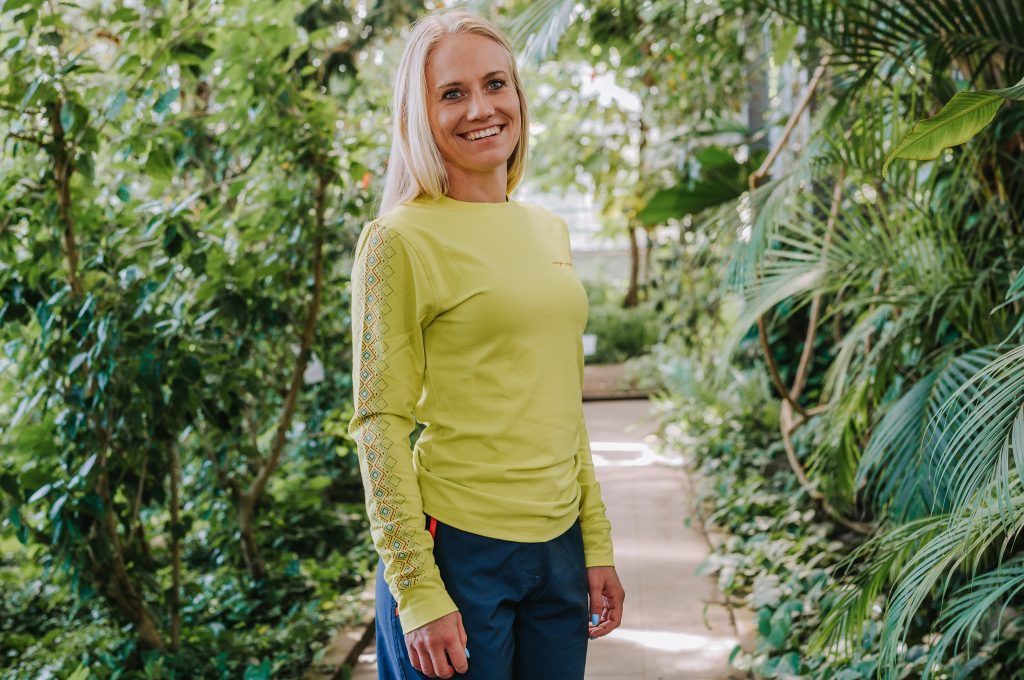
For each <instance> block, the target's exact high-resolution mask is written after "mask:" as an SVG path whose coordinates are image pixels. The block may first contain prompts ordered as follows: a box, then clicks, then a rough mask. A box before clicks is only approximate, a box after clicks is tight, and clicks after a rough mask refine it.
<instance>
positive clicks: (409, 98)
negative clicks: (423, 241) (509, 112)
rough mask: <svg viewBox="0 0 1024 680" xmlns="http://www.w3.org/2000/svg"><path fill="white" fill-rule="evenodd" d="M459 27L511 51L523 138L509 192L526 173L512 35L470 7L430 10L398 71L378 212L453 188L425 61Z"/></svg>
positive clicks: (523, 113)
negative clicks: (435, 129) (430, 107)
mask: <svg viewBox="0 0 1024 680" xmlns="http://www.w3.org/2000/svg"><path fill="white" fill-rule="evenodd" d="M459 33H475V34H477V35H482V36H484V37H485V38H490V39H491V40H493V41H494V42H496V43H498V44H499V45H501V46H502V47H504V48H505V50H506V51H507V52H508V61H509V69H508V70H509V72H510V73H511V74H512V82H513V84H514V85H515V88H516V93H517V94H518V95H519V118H520V126H519V141H518V143H517V144H516V147H515V149H514V150H513V151H512V155H511V156H509V159H508V165H507V169H508V181H507V183H506V193H512V189H514V188H515V187H516V186H517V185H518V184H519V182H520V181H522V179H523V177H524V175H525V174H526V158H527V151H528V140H529V129H530V123H529V115H528V111H527V108H526V97H525V96H524V94H523V83H522V81H521V80H520V78H519V68H518V67H517V66H516V59H515V55H514V54H513V51H512V46H511V45H510V44H509V42H508V39H507V38H505V36H504V35H503V34H502V32H501V31H500V30H499V29H498V28H497V27H496V26H494V24H492V23H491V22H489V21H488V20H487V19H484V18H483V17H481V16H479V15H477V14H474V13H472V12H468V11H466V10H452V11H448V12H444V13H434V14H428V15H426V16H423V17H420V18H419V19H417V20H416V21H415V22H414V23H413V24H412V32H411V34H410V35H409V38H408V42H407V43H406V45H405V50H404V52H403V53H402V58H401V60H400V61H399V63H398V68H397V69H396V72H395V86H394V93H393V96H392V99H391V121H392V122H391V129H392V135H391V154H390V156H389V157H388V166H387V171H386V172H385V175H384V189H383V191H382V192H381V196H380V204H379V208H378V211H377V216H378V217H380V216H381V215H383V214H384V213H386V212H387V211H388V210H390V209H391V208H392V207H394V206H396V205H399V204H401V203H405V202H406V201H409V200H412V199H414V198H417V197H419V196H421V195H427V196H430V197H431V198H437V197H439V196H441V195H443V194H446V193H447V192H448V188H449V185H448V173H447V172H446V170H445V167H444V161H443V159H442V157H441V152H440V150H439V149H438V148H437V142H436V141H435V140H434V135H433V134H432V133H431V131H430V119H429V118H428V117H427V99H426V92H427V75H426V65H427V57H428V56H429V55H430V51H431V50H432V49H433V48H434V46H435V45H436V44H437V43H438V42H440V40H441V39H442V38H444V37H445V36H448V35H457V34H459Z"/></svg>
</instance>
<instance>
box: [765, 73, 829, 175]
mask: <svg viewBox="0 0 1024 680" xmlns="http://www.w3.org/2000/svg"><path fill="white" fill-rule="evenodd" d="M831 60H832V55H830V54H826V55H825V56H824V57H822V58H821V61H820V62H819V63H818V68H816V69H815V70H814V75H812V76H811V80H810V81H809V82H808V83H807V87H806V88H805V89H804V93H803V95H802V96H801V97H800V102H799V103H798V104H797V105H796V110H795V111H793V113H792V114H791V115H790V117H789V120H787V121H786V127H785V128H783V130H782V136H781V137H779V141H777V142H775V146H774V147H773V148H772V150H771V151H769V152H768V155H767V156H766V157H765V159H764V162H762V163H761V167H759V168H758V169H757V170H755V171H754V172H753V173H752V174H751V175H750V177H748V178H747V183H748V185H749V186H750V190H751V191H753V190H754V189H756V188H757V187H758V186H760V184H761V180H763V179H764V178H765V177H767V176H768V171H769V170H770V169H771V167H772V164H773V163H775V159H776V158H777V157H778V155H779V153H781V152H782V149H783V147H785V146H786V142H788V141H789V135H790V134H792V132H793V128H795V127H796V123H797V121H798V120H800V116H802V115H803V113H804V110H805V109H806V108H807V105H808V104H810V103H811V97H812V96H813V95H814V90H815V89H817V87H818V81H820V80H821V77H822V76H823V75H824V74H825V68H826V67H827V66H828V63H829V61H831Z"/></svg>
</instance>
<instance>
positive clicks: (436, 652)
mask: <svg viewBox="0 0 1024 680" xmlns="http://www.w3.org/2000/svg"><path fill="white" fill-rule="evenodd" d="M444 650H445V645H444V643H443V642H441V641H440V640H438V641H437V642H435V643H434V644H433V645H432V646H431V647H430V649H429V652H430V662H431V663H432V664H433V665H434V673H435V675H436V676H437V677H439V678H450V677H452V675H453V674H454V673H455V669H454V668H452V667H451V664H449V663H448V658H447V657H446V656H445V655H444Z"/></svg>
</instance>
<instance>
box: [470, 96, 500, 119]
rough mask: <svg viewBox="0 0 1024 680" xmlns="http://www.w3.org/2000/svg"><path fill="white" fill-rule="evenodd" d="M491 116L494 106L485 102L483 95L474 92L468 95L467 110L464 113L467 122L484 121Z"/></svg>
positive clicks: (485, 98) (485, 97)
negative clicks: (467, 119)
mask: <svg viewBox="0 0 1024 680" xmlns="http://www.w3.org/2000/svg"><path fill="white" fill-rule="evenodd" d="M492 115H494V106H493V105H492V104H491V103H490V102H489V101H488V100H487V95H486V94H485V93H483V92H476V93H474V94H472V95H470V100H469V110H468V111H467V112H466V117H467V118H469V120H478V119H484V120H486V119H488V118H490V117H491V116H492Z"/></svg>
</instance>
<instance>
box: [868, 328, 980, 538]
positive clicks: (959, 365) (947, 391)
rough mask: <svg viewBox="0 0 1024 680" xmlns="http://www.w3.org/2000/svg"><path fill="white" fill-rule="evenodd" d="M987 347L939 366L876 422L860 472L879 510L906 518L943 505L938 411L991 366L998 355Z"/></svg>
mask: <svg viewBox="0 0 1024 680" xmlns="http://www.w3.org/2000/svg"><path fill="white" fill-rule="evenodd" d="M998 355H999V353H998V352H997V351H996V350H994V349H993V348H989V347H985V348H981V349H977V350H973V351H970V352H967V353H966V354H962V355H960V356H953V355H947V356H945V357H944V358H943V359H942V360H941V361H940V363H939V365H938V366H937V367H936V368H935V369H934V370H932V371H931V372H930V373H928V375H926V376H925V377H924V378H922V379H921V380H919V381H917V382H916V383H915V384H914V385H913V386H911V388H910V389H909V390H907V392H906V393H905V394H904V395H903V396H902V397H900V398H899V399H898V400H897V401H895V402H894V403H893V404H891V405H890V406H889V407H888V409H886V412H885V414H884V416H883V417H882V418H881V420H880V421H879V422H878V424H877V425H876V426H875V428H874V430H873V431H872V433H871V438H870V440H869V441H868V445H867V448H866V449H865V451H864V456H863V458H862V459H861V462H860V467H859V468H858V471H857V482H858V485H859V484H865V485H866V487H865V488H866V493H867V495H868V497H869V498H870V499H871V501H872V504H873V506H874V508H875V511H876V512H877V513H887V514H888V515H889V516H890V517H892V518H893V519H894V520H896V521H906V520H907V519H910V518H912V517H919V516H921V515H923V514H926V513H931V512H935V511H936V510H941V509H942V508H941V507H940V506H939V505H938V504H937V500H938V499H939V498H941V496H942V495H943V493H942V492H943V486H944V484H943V480H942V479H941V478H938V477H936V475H935V471H934V470H933V469H932V468H931V467H930V466H929V465H928V461H929V457H928V452H927V449H926V447H927V446H928V445H929V444H932V445H934V444H935V443H936V441H937V438H936V433H935V432H934V431H933V430H934V428H936V427H938V425H939V421H936V420H935V418H934V417H935V415H936V413H938V411H939V410H940V409H941V407H942V405H943V404H944V403H945V402H946V401H947V400H948V399H949V397H950V396H951V395H952V394H953V393H954V392H955V391H956V390H957V389H958V388H959V387H960V386H961V385H963V384H964V383H965V382H967V380H969V379H970V377H971V376H972V375H974V374H975V373H977V372H978V371H979V370H981V369H982V368H983V367H984V366H985V364H987V363H989V362H990V361H992V360H994V359H995V358H996V357H998Z"/></svg>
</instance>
